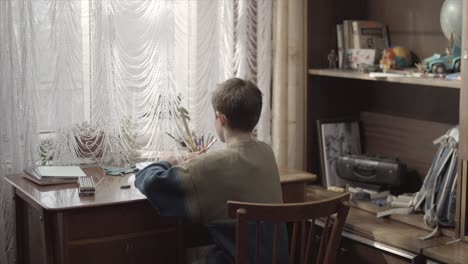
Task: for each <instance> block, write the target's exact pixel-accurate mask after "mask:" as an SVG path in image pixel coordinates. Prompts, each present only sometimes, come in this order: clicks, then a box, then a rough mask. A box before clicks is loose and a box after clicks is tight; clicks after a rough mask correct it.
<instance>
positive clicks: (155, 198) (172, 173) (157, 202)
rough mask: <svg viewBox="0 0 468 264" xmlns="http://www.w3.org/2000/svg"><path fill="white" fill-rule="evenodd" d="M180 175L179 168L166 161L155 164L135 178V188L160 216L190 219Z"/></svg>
mask: <svg viewBox="0 0 468 264" xmlns="http://www.w3.org/2000/svg"><path fill="white" fill-rule="evenodd" d="M181 174H183V173H182V170H181V167H177V166H172V165H171V163H169V162H166V161H160V162H156V163H153V164H151V165H149V166H148V167H146V168H144V169H143V170H142V171H140V172H139V173H138V174H137V175H136V176H135V186H136V187H137V188H138V189H139V190H140V191H141V192H142V193H143V194H144V195H145V196H146V197H148V200H149V201H150V202H151V204H153V206H154V207H156V208H157V209H158V211H159V214H160V215H162V216H183V217H185V218H191V217H190V212H189V209H188V202H187V194H186V192H185V190H184V188H183V186H184V184H183V182H182V181H183V180H184V179H183V177H184V175H181ZM185 180H189V179H185Z"/></svg>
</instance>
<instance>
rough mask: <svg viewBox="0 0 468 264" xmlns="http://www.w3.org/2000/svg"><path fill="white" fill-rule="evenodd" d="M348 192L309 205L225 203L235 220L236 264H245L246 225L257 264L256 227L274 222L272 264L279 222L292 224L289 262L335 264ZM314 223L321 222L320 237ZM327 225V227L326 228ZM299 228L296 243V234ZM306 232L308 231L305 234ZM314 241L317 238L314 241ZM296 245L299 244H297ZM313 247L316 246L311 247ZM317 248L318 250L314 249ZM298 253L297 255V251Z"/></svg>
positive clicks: (246, 248)
mask: <svg viewBox="0 0 468 264" xmlns="http://www.w3.org/2000/svg"><path fill="white" fill-rule="evenodd" d="M347 201H349V193H345V194H342V195H340V196H337V197H334V198H331V199H326V200H321V201H313V202H305V203H288V204H259V203H245V202H236V201H228V213H229V216H230V217H231V218H235V219H237V227H236V263H237V264H246V263H247V259H248V237H249V236H248V234H247V231H248V223H256V230H257V231H256V253H255V258H256V263H258V264H259V263H264V262H260V261H261V260H260V259H259V258H260V252H259V251H260V248H261V245H260V240H261V234H260V229H261V228H260V224H261V223H262V222H265V223H275V225H274V226H275V228H274V230H275V231H274V241H273V251H272V252H273V263H277V262H278V237H279V230H280V224H281V223H291V224H292V236H291V240H290V241H291V247H290V250H289V252H290V256H289V263H291V264H292V263H295V261H296V260H297V259H299V263H310V261H311V260H312V259H313V258H314V257H315V259H316V261H315V263H320V264H321V263H335V260H336V253H337V250H338V246H339V244H340V240H341V232H342V231H343V227H344V223H345V220H346V217H347V215H348V211H349V206H348V205H347ZM316 221H321V222H322V223H325V225H324V227H323V230H322V234H321V235H320V236H319V234H317V232H316V230H315V228H316ZM330 226H331V228H330ZM299 229H300V234H301V235H300V242H299V243H298V241H299V237H298V233H299ZM307 229H308V231H307ZM316 238H320V239H317V241H316ZM298 244H299V245H298ZM314 244H316V245H314ZM314 246H318V251H316V250H314ZM297 251H299V252H297Z"/></svg>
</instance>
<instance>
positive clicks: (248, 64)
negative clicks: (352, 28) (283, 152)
mask: <svg viewBox="0 0 468 264" xmlns="http://www.w3.org/2000/svg"><path fill="white" fill-rule="evenodd" d="M271 5H272V1H270V0H219V1H213V0H120V1H114V0H112V1H111V0H30V1H24V0H4V1H0V95H1V98H0V99H1V104H0V109H1V111H0V113H2V114H1V115H0V136H1V138H0V169H1V171H0V174H1V175H0V176H1V177H2V178H3V176H4V175H6V174H9V173H17V172H20V171H21V170H22V169H23V168H24V167H26V166H31V165H32V164H34V163H36V164H37V162H43V163H53V164H73V163H76V162H78V161H79V158H80V157H83V156H86V157H92V158H97V159H99V160H100V161H102V162H106V163H114V164H117V163H120V164H121V163H128V162H131V161H132V160H134V159H135V158H141V157H143V158H144V157H154V156H155V155H158V154H157V153H158V152H160V151H166V150H175V149H177V147H178V146H177V144H176V143H175V141H173V140H172V139H171V138H170V137H168V136H167V134H166V132H169V133H171V134H177V133H179V131H178V126H176V125H175V124H176V123H177V122H175V120H174V119H175V117H176V115H177V108H178V107H179V106H182V107H184V108H186V109H187V110H188V111H189V115H190V127H191V129H192V130H194V131H195V133H205V134H206V133H209V132H211V133H212V134H214V127H213V120H214V114H213V110H212V107H211V102H210V99H211V92H212V91H213V90H214V89H215V88H216V85H217V84H218V83H220V82H222V81H223V80H225V79H227V78H229V77H234V76H237V77H241V78H247V79H251V80H254V81H255V82H256V83H257V84H258V86H259V88H260V89H261V90H262V92H263V94H264V98H263V99H264V107H263V111H262V117H261V120H260V122H259V125H258V127H257V136H258V138H259V139H261V140H264V141H267V142H270V82H271V13H272V11H271V9H272V7H271ZM39 133H41V135H39ZM145 154H146V156H145ZM11 196H12V194H11V188H10V187H9V186H8V185H6V184H5V181H3V180H2V181H0V199H1V200H0V211H1V213H0V263H12V262H13V255H14V235H13V230H14V222H13V219H14V216H13V212H12V204H11Z"/></svg>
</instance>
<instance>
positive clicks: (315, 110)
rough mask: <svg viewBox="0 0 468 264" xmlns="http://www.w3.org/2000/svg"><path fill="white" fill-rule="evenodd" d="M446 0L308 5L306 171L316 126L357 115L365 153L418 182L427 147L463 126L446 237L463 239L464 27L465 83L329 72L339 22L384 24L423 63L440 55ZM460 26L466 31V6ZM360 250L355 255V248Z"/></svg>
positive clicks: (467, 154) (321, 0) (467, 190)
mask: <svg viewBox="0 0 468 264" xmlns="http://www.w3.org/2000/svg"><path fill="white" fill-rule="evenodd" d="M443 2H444V0H411V1H407V0H317V1H307V11H306V12H307V17H308V22H307V67H308V68H307V70H308V76H307V170H308V171H310V172H312V173H315V174H317V175H319V177H320V175H321V171H320V153H319V147H318V146H319V144H318V138H317V125H316V124H317V120H323V119H335V118H343V117H354V118H357V119H359V120H360V121H361V132H362V136H363V139H364V146H363V147H364V150H365V152H367V153H369V154H375V155H380V156H389V157H398V158H400V160H402V161H403V162H404V163H406V164H407V165H408V167H409V168H410V169H414V170H415V171H417V172H418V174H419V177H420V180H421V181H423V180H424V177H425V175H426V173H427V171H428V169H429V166H430V165H431V162H432V157H433V155H434V154H435V151H436V147H435V146H433V144H432V141H433V140H434V139H436V138H437V137H438V136H440V135H442V134H443V133H445V132H446V131H447V129H448V128H450V127H452V126H455V125H457V124H459V125H460V145H459V149H460V162H459V177H458V182H457V186H458V192H457V220H458V221H457V224H456V227H455V228H451V229H448V230H446V232H444V234H445V235H447V236H448V238H449V239H456V238H458V237H461V239H462V240H465V241H467V240H468V221H466V219H467V215H468V210H467V208H466V206H467V204H468V176H467V172H468V162H467V161H468V140H467V136H468V67H467V63H468V41H467V40H468V27H466V26H465V27H464V28H463V39H464V42H463V43H462V68H461V75H462V81H450V80H445V79H440V78H424V79H420V78H385V79H376V78H372V77H370V76H369V75H368V74H365V73H358V72H352V71H343V70H335V69H326V67H328V61H327V54H328V53H329V51H330V50H331V49H336V48H337V33H336V25H337V24H339V23H342V22H343V20H378V21H381V22H383V23H384V24H386V25H387V26H388V29H389V37H390V44H391V45H401V46H404V47H407V48H408V49H410V50H411V51H412V52H413V53H414V55H415V57H416V58H417V59H419V60H422V59H424V58H426V57H428V56H430V55H432V54H433V53H436V52H438V53H444V50H445V47H446V46H447V45H448V41H447V39H446V38H445V36H444V35H443V33H442V29H441V27H440V22H439V17H440V10H441V7H442V4H443ZM463 3H464V7H463V20H464V22H463V24H464V25H468V1H466V0H464V1H463ZM356 250H357V249H356Z"/></svg>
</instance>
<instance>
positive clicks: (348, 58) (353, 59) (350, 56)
mask: <svg viewBox="0 0 468 264" xmlns="http://www.w3.org/2000/svg"><path fill="white" fill-rule="evenodd" d="M374 61H375V50H374V49H347V50H346V51H345V69H353V70H357V69H358V68H359V65H360V64H365V65H374Z"/></svg>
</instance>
